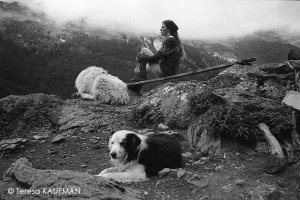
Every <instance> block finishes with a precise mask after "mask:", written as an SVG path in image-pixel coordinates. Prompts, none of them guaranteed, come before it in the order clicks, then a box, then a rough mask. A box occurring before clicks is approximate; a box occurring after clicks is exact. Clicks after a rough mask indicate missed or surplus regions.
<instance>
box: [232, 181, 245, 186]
mask: <svg viewBox="0 0 300 200" xmlns="http://www.w3.org/2000/svg"><path fill="white" fill-rule="evenodd" d="M234 183H235V184H236V185H238V186H240V187H243V186H245V184H246V182H245V180H242V179H237V180H235V181H234Z"/></svg>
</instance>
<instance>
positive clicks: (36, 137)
mask: <svg viewBox="0 0 300 200" xmlns="http://www.w3.org/2000/svg"><path fill="white" fill-rule="evenodd" d="M32 137H33V138H34V139H36V140H42V139H47V138H48V137H49V134H41V135H34V136H32Z"/></svg>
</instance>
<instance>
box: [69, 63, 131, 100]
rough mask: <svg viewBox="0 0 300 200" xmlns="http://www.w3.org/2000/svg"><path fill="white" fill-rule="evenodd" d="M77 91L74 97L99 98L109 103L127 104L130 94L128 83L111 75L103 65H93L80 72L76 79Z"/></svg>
mask: <svg viewBox="0 0 300 200" xmlns="http://www.w3.org/2000/svg"><path fill="white" fill-rule="evenodd" d="M75 87H76V88H77V91H78V92H77V93H75V94H73V95H72V97H80V98H82V99H94V100H99V101H100V102H101V103H108V104H127V103H128V102H129V95H128V89H127V85H126V83H124V82H123V81H122V80H120V79H119V78H118V77H116V76H113V75H110V74H108V73H107V71H106V70H105V69H103V68H101V67H96V66H91V67H88V68H86V69H85V70H83V71H82V72H80V74H79V75H78V76H77V78H76V81H75Z"/></svg>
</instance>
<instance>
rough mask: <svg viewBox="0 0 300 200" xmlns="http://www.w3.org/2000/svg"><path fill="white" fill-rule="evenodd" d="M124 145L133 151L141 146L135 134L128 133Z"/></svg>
mask: <svg viewBox="0 0 300 200" xmlns="http://www.w3.org/2000/svg"><path fill="white" fill-rule="evenodd" d="M126 143H127V145H130V146H131V148H132V150H134V149H136V148H137V146H139V145H140V144H141V139H140V138H139V137H138V136H137V135H136V134H134V133H129V134H128V135H127V137H126Z"/></svg>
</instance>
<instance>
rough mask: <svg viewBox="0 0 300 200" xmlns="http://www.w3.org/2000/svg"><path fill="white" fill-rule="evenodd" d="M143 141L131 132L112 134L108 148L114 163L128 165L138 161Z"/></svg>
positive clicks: (122, 131) (124, 131)
mask: <svg viewBox="0 0 300 200" xmlns="http://www.w3.org/2000/svg"><path fill="white" fill-rule="evenodd" d="M140 144H141V139H140V137H139V136H138V135H137V134H136V133H134V132H131V131H126V130H121V131H117V132H115V133H112V134H111V136H110V137H109V143H108V147H109V150H110V157H111V159H112V160H113V161H119V162H122V163H126V162H129V161H132V160H136V159H137V157H138V153H139V150H140Z"/></svg>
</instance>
